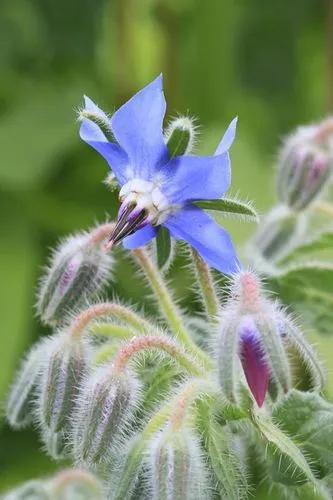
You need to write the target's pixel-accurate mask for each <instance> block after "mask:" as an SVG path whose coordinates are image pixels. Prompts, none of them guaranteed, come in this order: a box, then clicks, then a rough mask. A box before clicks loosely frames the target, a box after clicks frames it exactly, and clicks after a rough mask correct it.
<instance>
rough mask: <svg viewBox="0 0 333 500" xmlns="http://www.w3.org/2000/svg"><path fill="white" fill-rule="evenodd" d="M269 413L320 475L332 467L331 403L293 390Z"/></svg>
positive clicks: (314, 394) (316, 395) (332, 419)
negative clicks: (296, 442)
mask: <svg viewBox="0 0 333 500" xmlns="http://www.w3.org/2000/svg"><path fill="white" fill-rule="evenodd" d="M273 416H274V417H275V419H276V420H277V421H278V422H279V425H280V427H281V428H282V429H284V430H285V431H286V432H287V433H288V434H289V435H291V436H295V437H297V440H298V442H300V443H301V445H302V450H304V452H305V453H306V456H307V457H308V458H309V459H310V461H311V465H312V467H313V468H315V469H316V471H317V474H318V475H319V476H320V477H324V476H326V475H327V474H329V473H330V472H331V471H332V470H333V404H331V403H329V402H327V401H325V400H324V399H323V398H322V397H320V396H319V395H318V394H316V393H313V392H311V393H310V392H300V391H296V390H293V391H292V392H291V393H290V394H289V396H288V397H287V398H286V399H285V400H284V401H283V402H282V403H280V404H279V405H278V406H277V407H276V408H275V409H274V411H273Z"/></svg>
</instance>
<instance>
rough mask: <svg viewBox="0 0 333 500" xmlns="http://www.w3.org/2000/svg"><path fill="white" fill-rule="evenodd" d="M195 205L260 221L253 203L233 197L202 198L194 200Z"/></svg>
mask: <svg viewBox="0 0 333 500" xmlns="http://www.w3.org/2000/svg"><path fill="white" fill-rule="evenodd" d="M193 203H194V205H196V206H197V207H200V208H204V209H205V210H216V211H218V212H221V213H222V214H224V215H226V216H235V217H240V218H242V219H245V220H248V221H254V222H258V220H259V216H258V213H257V212H256V210H255V209H254V208H253V207H252V205H251V203H247V202H245V201H238V200H234V199H232V198H221V199H219V200H201V201H195V202H193Z"/></svg>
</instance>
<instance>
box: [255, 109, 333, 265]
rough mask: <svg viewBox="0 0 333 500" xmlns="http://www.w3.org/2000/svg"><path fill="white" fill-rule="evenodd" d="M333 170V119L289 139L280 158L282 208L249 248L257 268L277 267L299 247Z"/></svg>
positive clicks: (302, 129) (265, 222)
mask: <svg viewBox="0 0 333 500" xmlns="http://www.w3.org/2000/svg"><path fill="white" fill-rule="evenodd" d="M332 167H333V118H328V119H327V120H324V121H322V122H320V123H318V124H315V125H307V126H302V127H299V128H297V129H296V131H295V132H294V133H292V134H290V135H289V136H288V137H287V139H286V140H285V142H284V144H283V146H282V148H281V150H280V152H279V156H278V169H277V182H276V184H277V193H278V197H279V202H280V204H279V205H277V206H276V207H275V208H273V210H272V211H271V212H270V213H269V214H268V215H267V216H266V217H265V218H264V219H263V222H262V224H261V225H260V227H259V229H258V231H257V233H256V235H255V237H254V238H253V240H252V242H251V245H250V250H251V253H252V252H253V254H254V255H255V256H256V257H259V259H258V258H257V262H256V264H259V265H261V267H262V268H267V264H273V265H275V264H278V263H279V261H280V260H281V259H283V257H285V256H286V255H287V254H288V253H289V251H291V250H292V249H293V248H294V247H295V246H297V243H298V242H299V241H300V240H301V238H302V236H303V235H304V234H305V231H306V228H307V222H308V210H307V209H308V208H310V207H311V206H313V205H314V202H315V201H316V200H318V198H319V199H320V198H321V197H322V196H323V195H324V194H325V192H326V191H327V188H328V187H329V185H330V182H331V178H332ZM265 264H266V266H265Z"/></svg>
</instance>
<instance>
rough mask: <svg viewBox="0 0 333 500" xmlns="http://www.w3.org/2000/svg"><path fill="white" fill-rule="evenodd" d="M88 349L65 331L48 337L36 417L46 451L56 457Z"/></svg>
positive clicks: (61, 448) (64, 437)
mask: <svg viewBox="0 0 333 500" xmlns="http://www.w3.org/2000/svg"><path fill="white" fill-rule="evenodd" d="M88 363H89V351H88V348H87V346H86V344H85V343H84V342H83V341H82V339H81V338H78V337H73V336H70V335H69V334H68V333H67V332H66V333H61V334H59V335H56V336H53V337H50V338H49V340H48V349H47V356H45V359H44V363H43V366H42V370H41V376H40V388H39V390H40V395H39V399H38V418H39V422H40V425H41V429H42V435H43V438H44V441H45V444H46V446H47V448H48V451H49V453H50V454H51V455H52V456H54V457H58V456H59V455H61V454H62V451H63V448H64V445H65V444H66V436H68V434H69V430H70V424H71V421H70V418H71V417H72V413H73V408H74V404H75V400H76V398H77V395H78V390H79V385H80V382H81V381H82V379H83V377H84V376H85V375H86V373H87V371H88Z"/></svg>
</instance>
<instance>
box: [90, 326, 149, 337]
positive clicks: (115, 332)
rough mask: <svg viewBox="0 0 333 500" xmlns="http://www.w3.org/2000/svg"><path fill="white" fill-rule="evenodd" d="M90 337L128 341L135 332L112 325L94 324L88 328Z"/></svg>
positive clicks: (124, 327)
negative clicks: (97, 336) (98, 336)
mask: <svg viewBox="0 0 333 500" xmlns="http://www.w3.org/2000/svg"><path fill="white" fill-rule="evenodd" d="M90 333H91V334H92V335H95V334H96V335H102V336H105V337H112V338H117V339H129V338H131V337H134V335H136V334H137V332H134V331H133V330H131V328H130V327H128V326H121V325H116V324H114V323H106V322H105V323H96V325H92V327H91V328H90ZM140 333H141V332H140Z"/></svg>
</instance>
